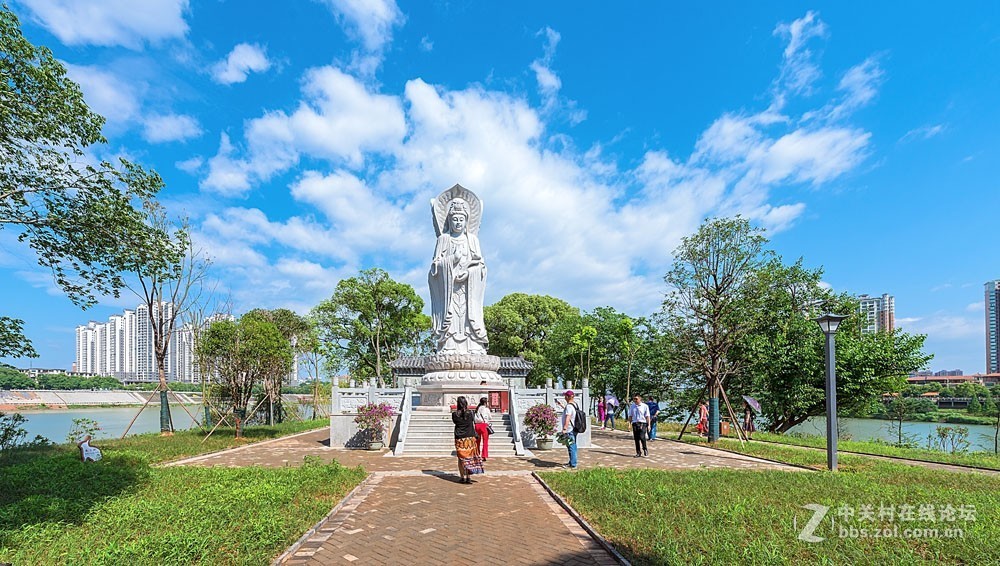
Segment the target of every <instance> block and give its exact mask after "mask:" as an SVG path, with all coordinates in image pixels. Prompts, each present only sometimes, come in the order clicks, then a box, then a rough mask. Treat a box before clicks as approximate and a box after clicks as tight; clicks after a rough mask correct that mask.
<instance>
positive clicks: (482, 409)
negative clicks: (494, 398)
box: [473, 397, 492, 462]
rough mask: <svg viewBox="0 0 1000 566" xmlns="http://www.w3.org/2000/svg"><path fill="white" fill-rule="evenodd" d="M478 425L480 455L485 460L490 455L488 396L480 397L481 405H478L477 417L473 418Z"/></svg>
mask: <svg viewBox="0 0 1000 566" xmlns="http://www.w3.org/2000/svg"><path fill="white" fill-rule="evenodd" d="M473 422H475V426H476V439H477V440H478V441H479V455H480V456H482V458H483V461H484V462H485V461H486V459H487V458H489V457H490V423H491V422H492V420H491V415H490V407H489V404H488V402H487V400H486V397H481V398H480V399H479V406H478V407H476V417H475V419H474V420H473Z"/></svg>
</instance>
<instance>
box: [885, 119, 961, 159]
mask: <svg viewBox="0 0 1000 566" xmlns="http://www.w3.org/2000/svg"><path fill="white" fill-rule="evenodd" d="M947 129H948V126H946V125H945V124H934V125H930V124H928V125H926V126H920V127H919V128H914V129H912V130H910V131H908V132H906V134H904V135H903V137H901V138H899V141H900V142H908V141H913V140H929V139H931V138H933V137H936V136H939V135H941V134H943V133H944V132H945V131H946V130H947ZM972 157H973V156H969V157H967V158H966V159H965V161H970V160H971V159H972Z"/></svg>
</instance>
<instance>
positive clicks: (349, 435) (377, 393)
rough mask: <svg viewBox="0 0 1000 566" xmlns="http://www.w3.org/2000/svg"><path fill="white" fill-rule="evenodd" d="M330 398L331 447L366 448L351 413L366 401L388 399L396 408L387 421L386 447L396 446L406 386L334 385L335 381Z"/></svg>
mask: <svg viewBox="0 0 1000 566" xmlns="http://www.w3.org/2000/svg"><path fill="white" fill-rule="evenodd" d="M331 393H332V394H331V396H330V397H331V399H330V403H331V404H330V447H331V448H365V447H367V439H366V438H365V435H364V434H363V433H362V431H360V430H358V425H357V423H355V422H354V417H356V416H357V414H358V407H360V406H362V405H366V404H368V403H387V404H389V405H391V406H392V407H393V409H394V411H395V415H393V417H392V419H390V421H389V438H388V442H387V445H388V446H389V448H392V447H393V446H395V444H396V442H397V440H398V436H399V433H400V424H401V423H400V419H401V415H402V412H403V405H404V403H405V401H406V389H405V388H394V389H389V388H379V387H374V386H372V387H345V388H341V387H337V386H336V384H334V386H333V389H332V392H331Z"/></svg>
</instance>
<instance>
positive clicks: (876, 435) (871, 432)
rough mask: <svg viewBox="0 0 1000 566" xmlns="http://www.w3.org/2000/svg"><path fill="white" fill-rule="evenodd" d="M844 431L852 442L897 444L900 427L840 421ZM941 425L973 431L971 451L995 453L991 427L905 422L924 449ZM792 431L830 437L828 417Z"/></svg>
mask: <svg viewBox="0 0 1000 566" xmlns="http://www.w3.org/2000/svg"><path fill="white" fill-rule="evenodd" d="M840 426H841V430H842V431H845V432H847V434H850V435H851V440H872V439H880V440H885V441H887V442H896V440H897V438H896V428H895V424H894V423H893V422H892V421H883V420H879V419H845V418H842V419H840ZM939 426H951V427H955V426H961V427H965V428H967V429H969V436H968V441H969V444H970V446H969V450H970V451H988V452H993V435H994V434H995V433H996V429H994V428H993V427H991V426H987V425H965V424H963V425H955V424H946V423H918V422H904V423H903V435H904V436H907V435H908V436H910V437H912V438H913V439H914V440H915V441H916V442H917V444H918V445H919V446H920V447H921V448H923V447H926V445H927V435H928V434H930V435H932V436H933V437H935V438H936V437H937V427H939ZM789 432H798V433H802V434H811V435H816V436H822V437H824V438H825V437H826V417H810V418H809V419H808V420H807V421H806V422H804V423H802V424H799V425H796V426H794V427H792V429H791V430H790V431H789Z"/></svg>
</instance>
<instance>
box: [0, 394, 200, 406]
mask: <svg viewBox="0 0 1000 566" xmlns="http://www.w3.org/2000/svg"><path fill="white" fill-rule="evenodd" d="M151 395H156V393H155V392H152V391H130V390H125V389H108V390H57V389H13V390H0V411H3V412H21V411H27V410H47V409H68V408H73V407H77V408H82V407H136V406H141V405H144V404H145V403H146V401H147V400H149V398H150V396H151ZM154 401H155V399H154ZM170 401H171V403H178V402H179V403H181V404H184V405H197V404H199V403H201V394H200V393H197V394H195V393H188V392H178V393H171V395H170Z"/></svg>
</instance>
